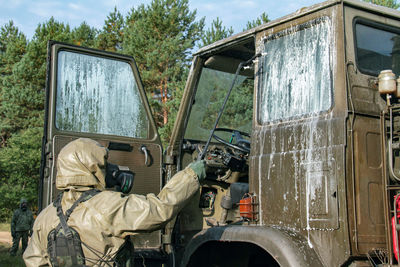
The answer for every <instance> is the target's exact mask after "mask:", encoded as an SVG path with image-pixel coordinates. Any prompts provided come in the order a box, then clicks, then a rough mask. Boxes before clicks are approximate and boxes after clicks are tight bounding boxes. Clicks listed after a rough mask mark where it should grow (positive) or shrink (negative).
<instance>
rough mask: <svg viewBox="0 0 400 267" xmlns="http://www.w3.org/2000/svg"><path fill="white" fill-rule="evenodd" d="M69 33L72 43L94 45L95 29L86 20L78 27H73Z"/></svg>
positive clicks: (86, 45)
mask: <svg viewBox="0 0 400 267" xmlns="http://www.w3.org/2000/svg"><path fill="white" fill-rule="evenodd" d="M71 34H72V42H73V44H75V45H80V46H85V47H94V45H95V42H96V37H97V30H96V29H95V28H92V27H90V26H89V25H88V24H87V23H86V22H82V23H81V25H79V27H77V28H74V29H73V30H72V32H71Z"/></svg>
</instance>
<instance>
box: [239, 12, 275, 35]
mask: <svg viewBox="0 0 400 267" xmlns="http://www.w3.org/2000/svg"><path fill="white" fill-rule="evenodd" d="M269 21H270V19H269V18H268V15H267V14H266V13H265V12H263V13H262V14H261V15H260V16H259V17H258V18H256V19H255V20H253V21H248V22H247V24H246V28H245V29H243V30H244V31H245V30H249V29H252V28H254V27H257V26H260V25H261V24H264V23H267V22H269Z"/></svg>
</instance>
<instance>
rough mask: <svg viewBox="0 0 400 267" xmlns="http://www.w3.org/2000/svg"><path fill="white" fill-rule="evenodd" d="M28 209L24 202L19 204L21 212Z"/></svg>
mask: <svg viewBox="0 0 400 267" xmlns="http://www.w3.org/2000/svg"><path fill="white" fill-rule="evenodd" d="M27 209H28V204H27V203H26V202H22V203H21V210H23V211H26V210H27Z"/></svg>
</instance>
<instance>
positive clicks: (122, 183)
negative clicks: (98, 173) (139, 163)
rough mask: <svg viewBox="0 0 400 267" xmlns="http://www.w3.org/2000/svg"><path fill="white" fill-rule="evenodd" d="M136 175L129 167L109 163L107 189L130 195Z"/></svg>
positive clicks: (107, 167)
mask: <svg viewBox="0 0 400 267" xmlns="http://www.w3.org/2000/svg"><path fill="white" fill-rule="evenodd" d="M133 180H134V174H133V172H131V171H130V170H129V168H128V167H125V166H118V165H115V164H111V163H107V166H106V187H107V188H115V190H116V191H119V192H122V193H124V194H128V193H129V192H130V191H131V189H132V186H133Z"/></svg>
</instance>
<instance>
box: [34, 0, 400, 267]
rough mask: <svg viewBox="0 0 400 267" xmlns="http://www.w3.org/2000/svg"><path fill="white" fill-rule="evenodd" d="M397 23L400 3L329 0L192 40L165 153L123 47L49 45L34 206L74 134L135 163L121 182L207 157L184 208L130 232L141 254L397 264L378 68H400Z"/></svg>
mask: <svg viewBox="0 0 400 267" xmlns="http://www.w3.org/2000/svg"><path fill="white" fill-rule="evenodd" d="M399 34H400V12H398V11H396V10H393V9H389V8H385V7H379V6H376V5H371V4H367V3H364V2H360V1H356V0H331V1H327V2H323V3H321V4H317V5H313V6H311V7H308V8H302V9H300V10H298V11H297V12H295V13H293V14H290V15H288V16H285V17H283V18H280V19H277V20H274V21H271V22H269V23H267V24H264V25H261V26H258V27H256V28H253V29H250V30H248V31H245V32H242V33H239V34H236V35H234V36H232V37H229V38H227V39H224V40H221V41H218V42H216V43H214V44H211V45H209V46H206V47H203V48H201V49H200V50H199V51H197V52H196V53H195V54H194V58H193V61H192V66H191V69H190V73H189V76H188V80H187V83H186V87H185V91H184V95H183V98H182V101H181V105H180V109H179V112H178V115H177V118H176V123H175V125H174V129H173V132H172V136H171V141H170V143H169V145H168V147H167V148H166V149H165V150H164V151H163V149H162V146H161V142H160V138H159V136H158V133H157V129H156V126H155V123H154V120H153V118H152V115H151V112H150V109H149V106H148V103H147V100H146V96H145V93H144V90H143V88H142V85H141V82H140V75H139V72H140V70H137V68H136V65H135V63H134V60H133V59H132V58H130V57H127V56H123V55H118V54H113V53H107V52H103V51H96V50H91V49H86V48H81V47H75V46H71V45H66V44H61V43H51V44H50V45H49V59H50V61H49V68H48V69H49V72H48V77H49V78H48V88H47V92H48V93H47V96H48V102H47V103H48V105H47V107H46V114H47V116H46V125H45V136H44V139H43V153H42V156H43V164H42V168H41V170H42V173H41V174H42V180H41V195H40V196H41V198H40V201H41V204H42V207H44V206H46V205H48V204H49V203H50V202H51V201H52V199H53V198H54V196H55V194H56V190H55V187H54V181H55V173H56V168H55V163H56V161H57V154H58V152H59V151H60V149H61V148H62V147H63V146H64V145H65V144H66V143H68V142H69V141H70V140H73V139H74V138H78V137H80V136H84V137H90V138H92V139H95V140H97V141H99V142H100V143H102V144H103V145H104V146H106V147H108V148H109V150H110V160H112V161H113V162H115V163H117V164H120V165H124V166H128V167H129V168H130V169H131V170H133V171H134V173H135V184H134V188H133V191H132V192H131V193H138V194H145V193H149V192H153V193H158V192H159V191H160V188H161V187H162V186H163V185H164V184H165V183H166V182H167V181H168V180H169V179H170V178H171V177H172V176H173V175H174V174H175V173H176V172H177V171H179V170H181V169H183V168H185V167H186V166H187V165H188V164H189V163H191V162H192V161H194V160H198V159H199V158H202V159H204V160H205V161H206V164H207V178H206V181H205V182H204V183H202V185H201V188H200V190H199V192H198V194H197V195H196V196H195V197H194V198H193V199H192V200H191V201H190V203H189V204H188V205H187V206H186V207H185V208H184V210H183V211H182V212H181V213H180V214H179V215H178V216H177V217H176V218H174V219H173V220H172V221H171V222H170V223H169V224H168V225H167V226H166V228H165V229H162V230H160V231H156V232H153V233H148V234H138V235H136V236H133V237H132V239H133V241H134V242H135V248H136V253H137V262H136V264H137V265H138V266H141V265H140V264H142V265H143V266H339V265H344V266H368V265H369V264H371V265H373V266H375V265H378V264H387V265H396V264H398V260H397V259H398V254H399V251H398V249H397V248H398V247H399V241H398V231H399V230H400V226H399V222H398V219H397V218H400V215H399V216H397V215H398V214H399V212H400V207H398V206H399V205H398V204H397V200H398V199H400V197H398V193H399V192H400V179H398V178H397V177H400V165H399V162H400V161H399V155H400V152H399V151H400V145H399V140H400V137H399V132H400V131H398V129H397V128H398V127H399V125H400V124H399V123H398V120H399V117H398V115H400V105H399V104H398V100H397V99H398V98H397V97H400V92H399V96H397V95H396V93H395V92H394V91H391V92H390V93H386V94H381V93H380V91H379V90H378V89H379V87H380V82H379V80H382V81H385V79H386V78H385V79H383V78H382V77H381V79H379V77H378V76H379V74H380V73H381V71H382V70H388V69H390V70H392V73H393V76H398V75H399V74H400V62H399V61H398V60H399V59H400V56H399V55H400V42H399V40H400V37H399ZM392 80H393V79H392ZM381 92H382V91H381ZM399 204H400V201H399ZM397 208H399V211H398V210H397Z"/></svg>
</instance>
